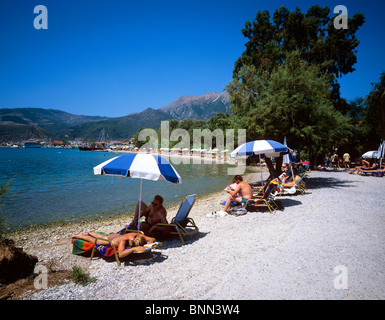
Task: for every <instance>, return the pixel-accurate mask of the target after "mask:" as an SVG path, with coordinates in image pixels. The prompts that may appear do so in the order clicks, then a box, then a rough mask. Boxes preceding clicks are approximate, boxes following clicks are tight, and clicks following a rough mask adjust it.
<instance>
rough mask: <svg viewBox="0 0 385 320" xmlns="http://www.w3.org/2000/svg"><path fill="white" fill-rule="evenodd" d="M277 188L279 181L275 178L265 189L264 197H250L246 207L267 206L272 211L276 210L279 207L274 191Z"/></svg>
mask: <svg viewBox="0 0 385 320" xmlns="http://www.w3.org/2000/svg"><path fill="white" fill-rule="evenodd" d="M276 189H277V182H276V181H275V180H271V181H270V182H269V184H268V186H267V188H266V189H265V191H264V193H263V196H262V197H259V198H258V197H256V198H254V199H250V200H247V201H246V204H245V208H246V209H248V207H257V208H258V207H267V208H268V209H269V211H270V212H271V213H273V211H274V210H276V209H278V205H277V203H276V202H275V201H274V195H273V193H274V192H275V190H276Z"/></svg>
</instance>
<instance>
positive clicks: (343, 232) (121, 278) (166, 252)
mask: <svg viewBox="0 0 385 320" xmlns="http://www.w3.org/2000/svg"><path fill="white" fill-rule="evenodd" d="M249 178H250V179H254V180H255V181H258V179H259V178H260V176H259V174H257V175H254V177H252V176H251V177H249ZM307 184H308V187H309V190H308V192H307V193H306V194H305V195H300V194H298V195H294V196H287V197H280V198H279V200H280V201H281V203H282V205H283V207H284V209H283V210H278V211H276V212H274V213H273V214H271V213H269V212H268V211H265V210H263V211H260V212H249V213H247V214H246V215H244V216H239V217H236V216H232V215H227V216H225V217H218V218H208V217H206V214H207V213H209V212H210V211H214V210H218V208H220V207H221V206H220V205H219V203H220V201H221V200H223V199H225V198H226V194H225V192H223V191H220V192H216V193H212V194H210V195H207V196H203V197H198V200H197V202H196V204H195V205H194V207H193V208H192V210H191V212H190V215H189V216H190V217H191V218H193V219H194V221H195V222H196V224H197V226H198V227H199V229H200V232H201V235H200V236H198V235H192V236H189V237H188V238H186V244H185V245H182V244H181V242H180V240H179V239H177V238H176V239H172V240H167V241H164V243H163V246H161V247H158V248H156V249H154V250H153V251H152V253H151V254H150V255H148V256H146V257H139V256H133V257H131V258H128V259H126V260H125V261H124V262H123V263H122V266H121V267H120V268H119V267H117V266H116V262H115V261H111V262H109V261H106V260H104V259H102V258H95V259H93V260H92V261H90V259H89V258H87V257H82V256H76V255H73V254H72V253H71V250H72V246H71V243H70V239H69V238H70V236H71V235H72V234H75V233H80V232H85V231H88V229H89V227H94V228H95V229H97V230H98V231H104V232H114V231H115V232H116V231H117V230H119V228H120V227H121V226H122V225H123V224H124V223H126V222H127V220H126V218H125V217H119V218H117V219H114V220H113V221H112V220H111V221H98V222H97V223H93V224H87V223H86V224H82V225H69V226H65V227H57V228H52V229H45V230H44V231H41V232H40V233H39V232H36V233H33V232H32V233H30V234H25V235H24V236H23V235H20V236H19V237H18V239H14V240H15V242H16V245H18V246H21V247H23V248H24V251H26V252H27V253H29V254H34V255H37V256H38V258H39V264H42V265H45V266H49V267H50V270H71V269H72V267H73V266H74V265H75V264H76V265H79V266H80V267H81V268H83V270H85V271H86V272H88V273H90V276H92V277H96V278H97V281H96V282H95V283H93V284H90V285H88V286H87V287H85V288H84V287H81V286H79V285H75V284H74V283H72V282H71V281H70V280H68V281H67V282H64V284H62V285H59V286H55V282H54V283H53V284H52V287H51V286H50V287H49V288H48V289H46V290H41V291H38V290H30V291H27V292H25V295H24V296H20V297H18V298H20V299H21V298H24V299H32V300H41V299H49V300H50V299H55V300H72V299H73V300H79V299H80V300H83V299H84V300H88V299H91V300H92V299H107V300H109V299H111V300H116V299H118V300H120V299H123V300H125V299H128V295H127V292H130V295H129V299H130V300H136V299H143V297H145V299H146V300H159V299H160V300H179V299H180V300H195V299H199V300H228V299H235V300H237V299H241V300H244V299H247V300H255V299H268V300H269V299H337V300H350V299H353V300H355V299H385V281H384V280H385V270H383V268H382V267H383V265H384V264H385V234H384V232H383V230H385V213H384V212H383V209H382V208H383V206H382V204H383V199H384V195H383V187H384V185H385V180H384V179H383V178H379V177H364V176H356V175H349V174H347V173H346V172H343V171H336V172H318V171H314V172H313V171H312V172H311V173H310V175H309V178H308V181H307ZM176 210H177V208H176V207H175V208H168V215H167V217H168V219H171V218H172V217H173V216H174V215H175V213H176ZM340 266H343V267H346V270H347V271H348V288H347V289H344V290H342V289H338V287H337V288H336V285H334V284H335V283H336V280H335V279H338V272H337V273H336V272H335V270H336V269H335V268H336V267H340ZM154 274H156V275H157V276H156V277H154ZM48 276H49V277H52V278H54V273H53V272H50V273H49V274H48ZM49 279H51V278H49ZM52 281H54V279H52ZM175 284H178V285H177V286H175ZM337 285H338V283H337ZM149 302H150V301H149Z"/></svg>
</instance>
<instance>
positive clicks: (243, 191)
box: [218, 175, 253, 216]
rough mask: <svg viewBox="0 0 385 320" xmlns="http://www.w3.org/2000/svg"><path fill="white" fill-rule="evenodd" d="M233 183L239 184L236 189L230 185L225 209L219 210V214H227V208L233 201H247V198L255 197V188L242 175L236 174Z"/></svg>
mask: <svg viewBox="0 0 385 320" xmlns="http://www.w3.org/2000/svg"><path fill="white" fill-rule="evenodd" d="M233 183H236V185H237V186H236V188H235V189H234V188H231V187H230V186H229V188H228V190H226V191H227V192H228V193H229V195H228V197H227V200H226V203H225V206H224V208H223V211H220V212H218V215H219V216H221V215H225V214H226V211H227V209H228V208H229V207H230V204H231V201H235V202H238V203H246V201H247V200H249V199H253V190H252V189H251V186H250V185H249V184H248V183H247V182H246V181H243V178H242V177H241V176H240V175H236V176H235V177H234V179H233ZM238 194H240V195H238Z"/></svg>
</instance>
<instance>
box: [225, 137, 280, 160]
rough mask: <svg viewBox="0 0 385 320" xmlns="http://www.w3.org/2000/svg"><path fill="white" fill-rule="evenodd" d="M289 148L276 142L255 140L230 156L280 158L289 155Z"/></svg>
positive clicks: (243, 145)
mask: <svg viewBox="0 0 385 320" xmlns="http://www.w3.org/2000/svg"><path fill="white" fill-rule="evenodd" d="M287 151H288V148H287V146H285V145H283V144H282V143H279V142H277V141H274V140H255V141H250V142H246V143H244V144H242V145H240V146H239V147H238V148H236V149H235V150H234V151H233V152H231V154H230V156H231V157H232V158H235V157H244V156H246V157H249V156H251V155H253V154H254V155H257V154H265V155H266V156H267V157H278V156H280V155H282V154H285V153H287Z"/></svg>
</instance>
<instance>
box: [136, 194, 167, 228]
mask: <svg viewBox="0 0 385 320" xmlns="http://www.w3.org/2000/svg"><path fill="white" fill-rule="evenodd" d="M140 211H141V212H140V216H141V217H146V219H145V221H143V222H140V230H141V231H143V232H144V233H145V234H146V235H151V234H152V233H153V232H154V231H155V230H158V231H163V232H167V231H168V229H169V228H168V227H164V226H157V225H156V224H157V223H165V224H167V223H168V222H167V219H166V216H167V211H166V209H165V208H164V207H163V198H162V197H161V196H159V195H156V196H155V197H154V200H152V202H151V204H150V205H149V206H147V205H146V204H145V203H144V202H143V201H142V203H141V209H140ZM138 213H139V202H138V204H137V205H136V209H135V215H134V219H133V220H132V222H131V223H130V224H129V227H130V228H133V229H137V228H138Z"/></svg>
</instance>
